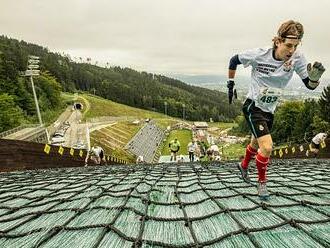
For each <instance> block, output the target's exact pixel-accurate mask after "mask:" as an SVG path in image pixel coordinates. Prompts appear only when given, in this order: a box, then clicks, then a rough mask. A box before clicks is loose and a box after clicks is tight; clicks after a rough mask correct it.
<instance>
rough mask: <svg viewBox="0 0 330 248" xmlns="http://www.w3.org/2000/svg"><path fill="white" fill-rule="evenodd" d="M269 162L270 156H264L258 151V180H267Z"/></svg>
mask: <svg viewBox="0 0 330 248" xmlns="http://www.w3.org/2000/svg"><path fill="white" fill-rule="evenodd" d="M268 163H269V157H264V156H262V155H261V154H260V153H258V155H257V157H256V164H257V169H258V181H259V182H266V181H267V178H266V172H267V165H268Z"/></svg>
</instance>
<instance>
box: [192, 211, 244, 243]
mask: <svg viewBox="0 0 330 248" xmlns="http://www.w3.org/2000/svg"><path fill="white" fill-rule="evenodd" d="M192 227H193V229H194V232H195V233H196V236H197V239H198V240H200V241H202V242H203V241H208V240H212V239H216V238H219V237H220V236H222V235H226V234H229V233H231V232H233V231H239V229H240V228H239V226H238V225H237V223H236V221H235V220H234V219H233V218H232V217H231V216H230V215H229V214H225V213H221V214H217V215H215V216H212V217H210V218H208V219H205V220H199V221H194V222H193V223H192Z"/></svg>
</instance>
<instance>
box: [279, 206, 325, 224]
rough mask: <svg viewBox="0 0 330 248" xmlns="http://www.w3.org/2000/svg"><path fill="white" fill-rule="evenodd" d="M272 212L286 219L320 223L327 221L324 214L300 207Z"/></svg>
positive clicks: (284, 208)
mask: <svg viewBox="0 0 330 248" xmlns="http://www.w3.org/2000/svg"><path fill="white" fill-rule="evenodd" d="M273 210H274V212H276V213H278V214H281V215H283V216H284V217H285V218H288V219H290V218H291V219H295V220H303V221H320V220H326V219H328V217H327V216H325V215H324V214H321V213H318V212H316V211H315V210H313V209H309V208H305V207H302V206H294V207H281V208H274V209H273Z"/></svg>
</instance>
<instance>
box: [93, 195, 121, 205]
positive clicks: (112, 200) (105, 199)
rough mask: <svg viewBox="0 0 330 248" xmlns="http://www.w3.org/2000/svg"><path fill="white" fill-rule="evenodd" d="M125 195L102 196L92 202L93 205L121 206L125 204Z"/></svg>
mask: <svg viewBox="0 0 330 248" xmlns="http://www.w3.org/2000/svg"><path fill="white" fill-rule="evenodd" d="M124 203H125V197H124V196H123V197H114V196H108V195H106V196H102V197H100V198H98V199H96V201H95V202H93V203H91V207H97V206H100V207H120V206H122V205H124Z"/></svg>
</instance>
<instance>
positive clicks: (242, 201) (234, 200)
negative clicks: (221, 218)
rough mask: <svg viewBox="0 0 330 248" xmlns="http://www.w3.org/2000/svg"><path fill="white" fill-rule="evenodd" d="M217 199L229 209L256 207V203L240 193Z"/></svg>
mask: <svg viewBox="0 0 330 248" xmlns="http://www.w3.org/2000/svg"><path fill="white" fill-rule="evenodd" d="M217 201H218V202H219V203H221V204H222V205H223V206H225V207H227V208H230V209H241V208H242V207H244V208H253V207H256V204H255V203H254V202H252V201H251V200H249V199H248V198H245V197H243V196H241V195H240V196H235V197H230V198H222V199H218V200H217Z"/></svg>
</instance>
